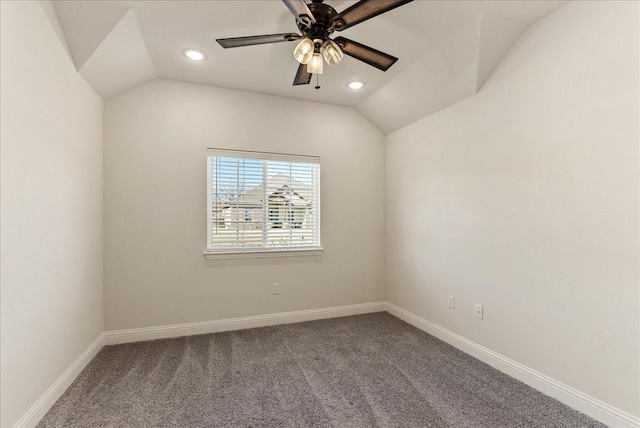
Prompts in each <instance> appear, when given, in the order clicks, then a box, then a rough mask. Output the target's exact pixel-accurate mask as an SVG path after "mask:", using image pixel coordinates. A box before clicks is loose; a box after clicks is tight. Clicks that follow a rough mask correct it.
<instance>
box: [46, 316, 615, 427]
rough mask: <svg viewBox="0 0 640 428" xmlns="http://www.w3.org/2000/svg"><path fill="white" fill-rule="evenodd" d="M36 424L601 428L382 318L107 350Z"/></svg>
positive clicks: (427, 337)
mask: <svg viewBox="0 0 640 428" xmlns="http://www.w3.org/2000/svg"><path fill="white" fill-rule="evenodd" d="M38 426H39V427H240V428H247V427H252V428H264V427H295V428H301V427H336V428H348V427H403V428H409V427H456V428H457V427H473V428H479V427H490V428H496V427H510V428H512V427H513V428H515V427H602V426H604V425H602V424H600V423H598V422H596V421H594V420H592V419H590V418H588V417H587V416H585V415H583V414H581V413H579V412H577V411H575V410H572V409H570V408H568V407H567V406H565V405H563V404H561V403H559V402H558V401H556V400H554V399H552V398H550V397H547V396H545V395H543V394H541V393H539V392H537V391H535V390H533V389H532V388H530V387H528V386H526V385H525V384H523V383H521V382H519V381H517V380H514V379H512V378H510V377H508V376H507V375H505V374H503V373H501V372H499V371H497V370H495V369H493V368H491V367H489V366H488V365H486V364H484V363H482V362H480V361H479V360H476V359H474V358H472V357H470V356H468V355H466V354H464V353H463V352H460V351H458V350H457V349H455V348H453V347H452V346H450V345H447V344H446V343H444V342H442V341H440V340H438V339H436V338H434V337H432V336H430V335H428V334H426V333H424V332H422V331H420V330H418V329H416V328H414V327H412V326H410V325H409V324H406V323H405V322H403V321H401V320H399V319H397V318H395V317H393V316H391V315H389V314H387V313H376V314H368V315H358V316H353V317H345V318H334V319H330V320H321V321H312V322H306V323H299V324H289V325H282V326H276V327H265V328H255V329H251V330H242V331H233V332H226V333H217V334H208V335H202V336H190V337H182V338H177V339H165V340H156V341H151V342H138V343H131V344H126V345H116V346H107V347H105V348H104V349H102V351H100V353H99V354H98V355H97V356H96V357H95V359H94V360H93V361H91V363H89V365H88V366H87V367H86V368H85V370H84V371H83V372H82V373H81V374H80V376H78V378H77V379H76V381H75V382H74V383H73V384H72V385H71V386H70V387H69V389H68V390H67V392H66V393H65V394H64V395H63V396H62V397H61V398H60V399H59V400H58V402H57V403H56V404H55V405H54V406H53V407H52V408H51V410H50V411H49V412H48V413H47V414H46V416H45V417H44V419H43V420H42V421H41V422H40V424H39V425H38Z"/></svg>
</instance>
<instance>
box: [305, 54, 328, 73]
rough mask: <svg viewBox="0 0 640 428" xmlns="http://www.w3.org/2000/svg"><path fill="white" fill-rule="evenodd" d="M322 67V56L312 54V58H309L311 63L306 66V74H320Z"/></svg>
mask: <svg viewBox="0 0 640 428" xmlns="http://www.w3.org/2000/svg"><path fill="white" fill-rule="evenodd" d="M323 65H324V61H322V55H320V54H319V53H314V54H313V57H311V61H309V64H307V73H311V74H322V68H323Z"/></svg>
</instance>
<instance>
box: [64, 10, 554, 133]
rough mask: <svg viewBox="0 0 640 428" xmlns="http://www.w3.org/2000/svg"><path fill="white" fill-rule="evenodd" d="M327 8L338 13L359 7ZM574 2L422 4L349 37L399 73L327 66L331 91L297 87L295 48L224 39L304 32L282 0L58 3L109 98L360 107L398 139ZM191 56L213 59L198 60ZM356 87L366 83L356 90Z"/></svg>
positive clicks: (93, 79) (473, 87)
mask: <svg viewBox="0 0 640 428" xmlns="http://www.w3.org/2000/svg"><path fill="white" fill-rule="evenodd" d="M374 1H375V0H374ZM326 2H327V3H329V4H330V5H332V6H333V7H334V8H336V10H338V12H340V11H341V10H343V9H345V8H346V7H348V6H350V5H351V4H354V3H355V1H344V0H326ZM565 3H566V1H564V0H562V1H551V0H542V1H522V0H516V1H509V0H497V1H429V0H416V1H414V2H412V3H409V4H407V5H404V6H402V7H399V8H397V9H394V10H392V11H391V12H388V13H386V14H383V15H380V16H378V17H375V18H373V19H371V20H369V21H366V22H364V23H361V24H359V25H357V26H355V27H352V28H349V29H347V30H345V31H344V32H343V33H339V34H340V35H343V36H344V37H347V38H350V39H352V40H356V41H358V42H360V43H363V44H365V45H368V46H371V47H374V48H376V49H378V50H381V51H383V52H387V53H389V54H391V55H394V56H396V57H398V58H399V61H398V62H397V63H396V64H395V65H394V66H393V67H391V68H390V69H389V70H388V71H387V72H382V71H380V70H378V69H376V68H373V67H370V66H368V65H366V64H364V63H362V62H360V61H357V60H355V59H353V58H350V57H345V59H344V61H343V62H342V63H340V64H339V65H337V66H335V67H326V66H325V73H324V74H323V75H321V76H320V86H321V89H319V90H316V89H314V86H315V77H314V79H313V81H312V84H311V85H307V86H296V87H293V86H292V85H291V83H292V81H293V78H294V75H295V72H296V69H297V65H298V63H297V62H296V60H295V59H294V58H293V55H292V53H293V48H294V47H295V45H296V43H295V42H284V43H276V44H271V45H259V46H250V47H241V48H233V49H223V48H222V47H221V46H219V45H218V43H216V42H215V39H216V38H224V37H239V36H250V35H259V34H272V33H286V32H298V31H297V27H296V24H295V19H294V17H293V15H291V13H290V12H289V10H288V9H287V8H286V6H285V5H284V4H283V3H282V2H281V1H280V0H260V1H252V0H244V1H237V0H235V1H222V0H212V1H126V0H117V1H99V0H92V1H77V0H63V1H58V0H56V1H54V7H55V10H56V13H57V15H58V19H59V21H60V26H61V27H62V30H63V33H64V37H65V39H66V43H67V46H68V48H69V52H70V55H71V57H72V58H73V60H74V63H75V64H76V67H77V69H78V71H79V72H80V74H81V75H82V76H83V77H84V78H85V79H86V80H87V81H88V82H89V84H91V85H92V87H93V88H94V89H95V90H96V92H97V93H98V94H99V95H101V96H102V97H103V98H104V99H107V98H110V97H112V96H114V95H117V94H118V93H121V92H124V91H126V90H128V89H131V88H133V87H135V86H138V85H139V84H141V83H144V82H147V81H149V80H153V79H155V78H164V79H173V80H180V81H185V82H194V83H201V84H206V85H214V86H219V87H225V88H233V89H239V90H245V91H252V92H259V93H264V94H270V95H278V96H284V97H290V98H297V99H304V100H310V101H317V102H324V103H330V104H338V105H344V106H351V107H355V108H357V109H358V110H359V111H360V112H361V113H362V114H363V115H364V116H366V117H367V118H368V119H369V120H370V121H371V122H373V123H374V124H375V125H376V126H378V128H380V129H381V130H382V131H383V132H385V133H389V132H392V131H394V130H396V129H399V128H401V127H402V126H405V125H407V124H409V123H411V122H413V121H415V120H417V119H420V118H422V117H425V116H427V115H429V114H432V113H434V112H436V111H438V110H441V109H443V108H445V107H447V106H449V105H451V104H454V103H456V102H458V101H460V100H462V99H464V98H467V97H469V96H471V95H473V94H475V93H476V92H477V91H478V90H479V89H480V88H481V87H482V84H483V83H484V82H485V80H486V79H487V78H488V76H489V75H490V74H491V72H492V71H493V70H494V69H495V67H496V66H497V65H498V64H499V63H500V61H501V60H502V58H503V57H504V55H505V54H506V53H507V51H508V50H509V49H510V48H511V46H513V44H514V43H515V42H516V40H517V39H518V38H519V37H520V35H521V34H522V33H523V32H524V31H525V30H526V28H527V27H529V26H530V25H531V24H533V23H534V22H536V21H538V20H539V19H541V18H542V17H544V16H546V15H547V14H549V13H551V12H553V11H554V10H556V9H557V8H559V7H561V6H562V5H563V4H565ZM337 35H338V33H336V34H334V36H337ZM185 48H195V49H198V50H201V51H202V52H204V53H205V54H206V55H207V59H206V60H205V61H202V62H194V61H190V60H188V59H186V58H185V57H184V56H183V55H182V51H183V50H184V49H185ZM351 80H362V81H364V82H365V87H364V88H363V89H362V90H360V91H353V90H350V89H348V88H347V86H346V84H347V82H349V81H351Z"/></svg>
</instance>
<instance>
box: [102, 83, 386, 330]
mask: <svg viewBox="0 0 640 428" xmlns="http://www.w3.org/2000/svg"><path fill="white" fill-rule="evenodd" d="M302 89H303V90H304V88H302ZM104 121H105V123H104V124H105V310H106V328H107V329H108V330H116V329H126V328H135V327H147V326H159V325H166V324H175V323H186V322H194V321H208V320H216V319H224V318H231V317H239V316H248V315H258V314H267V313H276V312H285V311H295V310H302V309H311V308H323V307H330V306H339V305H348V304H355V303H364V302H372V301H380V300H382V299H383V298H384V291H383V286H384V284H383V282H384V245H383V244H384V242H383V238H384V232H383V230H384V137H383V135H382V134H381V133H380V132H379V131H377V130H376V129H375V128H374V127H373V126H372V125H371V124H370V123H369V122H368V121H367V120H366V119H363V118H362V116H360V115H359V114H358V113H357V112H356V111H355V110H353V109H350V108H342V107H337V106H330V105H325V104H317V103H310V102H303V101H294V100H288V99H284V98H278V97H272V96H266V95H257V94H251V93H246V92H240V91H234V90H227V89H220V88H213V87H207V86H201V85H195V84H187V83H180V82H174V81H166V80H156V81H153V82H151V83H149V84H146V85H143V86H141V87H138V88H136V89H134V90H132V91H129V92H127V93H125V94H122V95H120V96H117V97H115V98H112V99H110V100H108V101H107V102H106V103H105V119H104ZM207 147H217V148H234V149H247V150H258V151H269V152H281V153H293V154H302V155H312V156H320V157H321V180H322V181H321V185H322V197H323V199H322V245H323V247H324V248H325V251H324V254H323V255H322V256H319V257H316V256H314V257H286V258H270V259H250V260H247V259H244V260H218V261H205V259H204V256H203V254H202V252H203V250H204V248H205V245H206V230H207V228H206V148H207ZM273 282H278V283H280V294H279V295H277V296H273V295H271V284H272V283H273Z"/></svg>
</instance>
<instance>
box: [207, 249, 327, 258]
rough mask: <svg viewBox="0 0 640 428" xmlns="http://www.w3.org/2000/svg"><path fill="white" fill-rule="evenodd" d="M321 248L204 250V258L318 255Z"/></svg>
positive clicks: (320, 253) (321, 250) (320, 252)
mask: <svg viewBox="0 0 640 428" xmlns="http://www.w3.org/2000/svg"><path fill="white" fill-rule="evenodd" d="M323 251H324V249H323V248H292V249H273V250H264V249H250V250H239V251H237V250H236V251H205V252H204V258H205V259H207V260H225V259H261V258H265V257H305V256H320V255H322V252H323Z"/></svg>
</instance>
